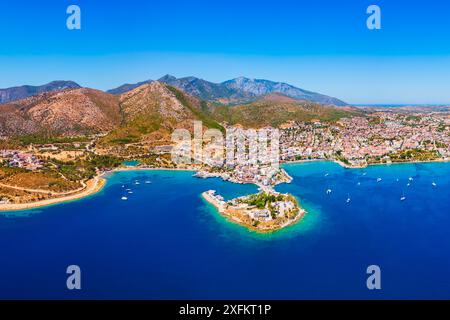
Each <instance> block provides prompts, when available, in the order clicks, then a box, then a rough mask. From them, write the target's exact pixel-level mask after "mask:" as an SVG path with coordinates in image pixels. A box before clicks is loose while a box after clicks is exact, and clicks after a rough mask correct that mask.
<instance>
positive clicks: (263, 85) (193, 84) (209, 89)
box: [108, 75, 347, 106]
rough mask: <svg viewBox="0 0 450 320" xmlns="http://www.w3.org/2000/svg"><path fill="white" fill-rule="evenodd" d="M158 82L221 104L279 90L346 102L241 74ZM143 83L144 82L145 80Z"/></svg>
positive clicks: (333, 102)
mask: <svg viewBox="0 0 450 320" xmlns="http://www.w3.org/2000/svg"><path fill="white" fill-rule="evenodd" d="M158 81H159V82H162V83H166V84H169V85H171V86H174V87H176V88H178V89H180V90H183V91H184V92H186V93H189V94H191V95H193V96H196V97H198V98H200V99H203V100H207V101H210V102H216V103H219V104H225V105H237V104H245V103H249V102H252V101H256V100H258V99H259V98H261V97H262V96H265V95H267V94H270V93H281V94H283V95H286V96H288V97H291V98H294V99H297V100H306V101H311V102H316V103H320V104H326V105H336V106H345V105H347V104H346V103H345V102H343V101H341V100H339V99H336V98H333V97H329V96H326V95H323V94H319V93H315V92H311V91H307V90H303V89H299V88H296V87H294V86H292V85H289V84H286V83H282V82H273V81H269V80H258V79H249V78H244V77H241V78H236V79H233V80H228V81H225V82H222V83H213V82H209V81H206V80H203V79H199V78H196V77H185V78H176V77H174V76H171V75H166V76H164V77H162V78H161V79H159V80H158ZM144 83H148V81H146V82H144ZM140 84H142V83H140ZM140 84H139V83H138V84H134V85H133V84H132V85H130V84H127V85H123V86H121V87H119V88H116V89H112V90H110V91H108V92H110V93H123V92H126V90H128V89H129V88H135V87H137V86H139V85H140Z"/></svg>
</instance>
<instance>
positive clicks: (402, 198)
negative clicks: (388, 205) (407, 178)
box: [400, 193, 406, 201]
mask: <svg viewBox="0 0 450 320" xmlns="http://www.w3.org/2000/svg"><path fill="white" fill-rule="evenodd" d="M405 200H406V196H405V194H404V193H403V195H402V196H401V197H400V201H405Z"/></svg>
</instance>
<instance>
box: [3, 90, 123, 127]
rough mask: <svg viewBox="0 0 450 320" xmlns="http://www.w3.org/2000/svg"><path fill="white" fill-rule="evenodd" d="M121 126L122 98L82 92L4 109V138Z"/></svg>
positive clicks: (49, 94)
mask: <svg viewBox="0 0 450 320" xmlns="http://www.w3.org/2000/svg"><path fill="white" fill-rule="evenodd" d="M120 123H121V113H120V106H119V98H118V97H117V96H114V95H111V94H107V93H104V92H101V91H98V90H93V89H87V88H81V89H70V90H63V91H57V92H47V93H43V94H40V95H37V96H33V97H30V98H26V99H23V100H19V101H15V102H10V103H7V104H3V105H0V136H14V135H37V134H46V135H62V136H70V135H80V134H89V133H100V132H108V131H110V130H112V129H114V128H115V127H117V126H118V125H120Z"/></svg>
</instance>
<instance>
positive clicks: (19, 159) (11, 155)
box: [0, 150, 43, 171]
mask: <svg viewBox="0 0 450 320" xmlns="http://www.w3.org/2000/svg"><path fill="white" fill-rule="evenodd" d="M0 161H1V163H2V164H3V165H4V166H8V167H17V168H24V169H27V170H33V171H34V170H38V169H40V168H42V166H43V162H42V161H41V160H40V159H38V158H37V157H36V156H34V155H33V154H31V153H24V152H21V151H15V150H1V151H0Z"/></svg>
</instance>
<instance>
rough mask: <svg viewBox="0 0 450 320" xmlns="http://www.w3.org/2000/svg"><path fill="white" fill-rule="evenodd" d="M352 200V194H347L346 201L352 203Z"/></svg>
mask: <svg viewBox="0 0 450 320" xmlns="http://www.w3.org/2000/svg"><path fill="white" fill-rule="evenodd" d="M350 201H352V199H350V194H349V195H347V201H346V203H350Z"/></svg>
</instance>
